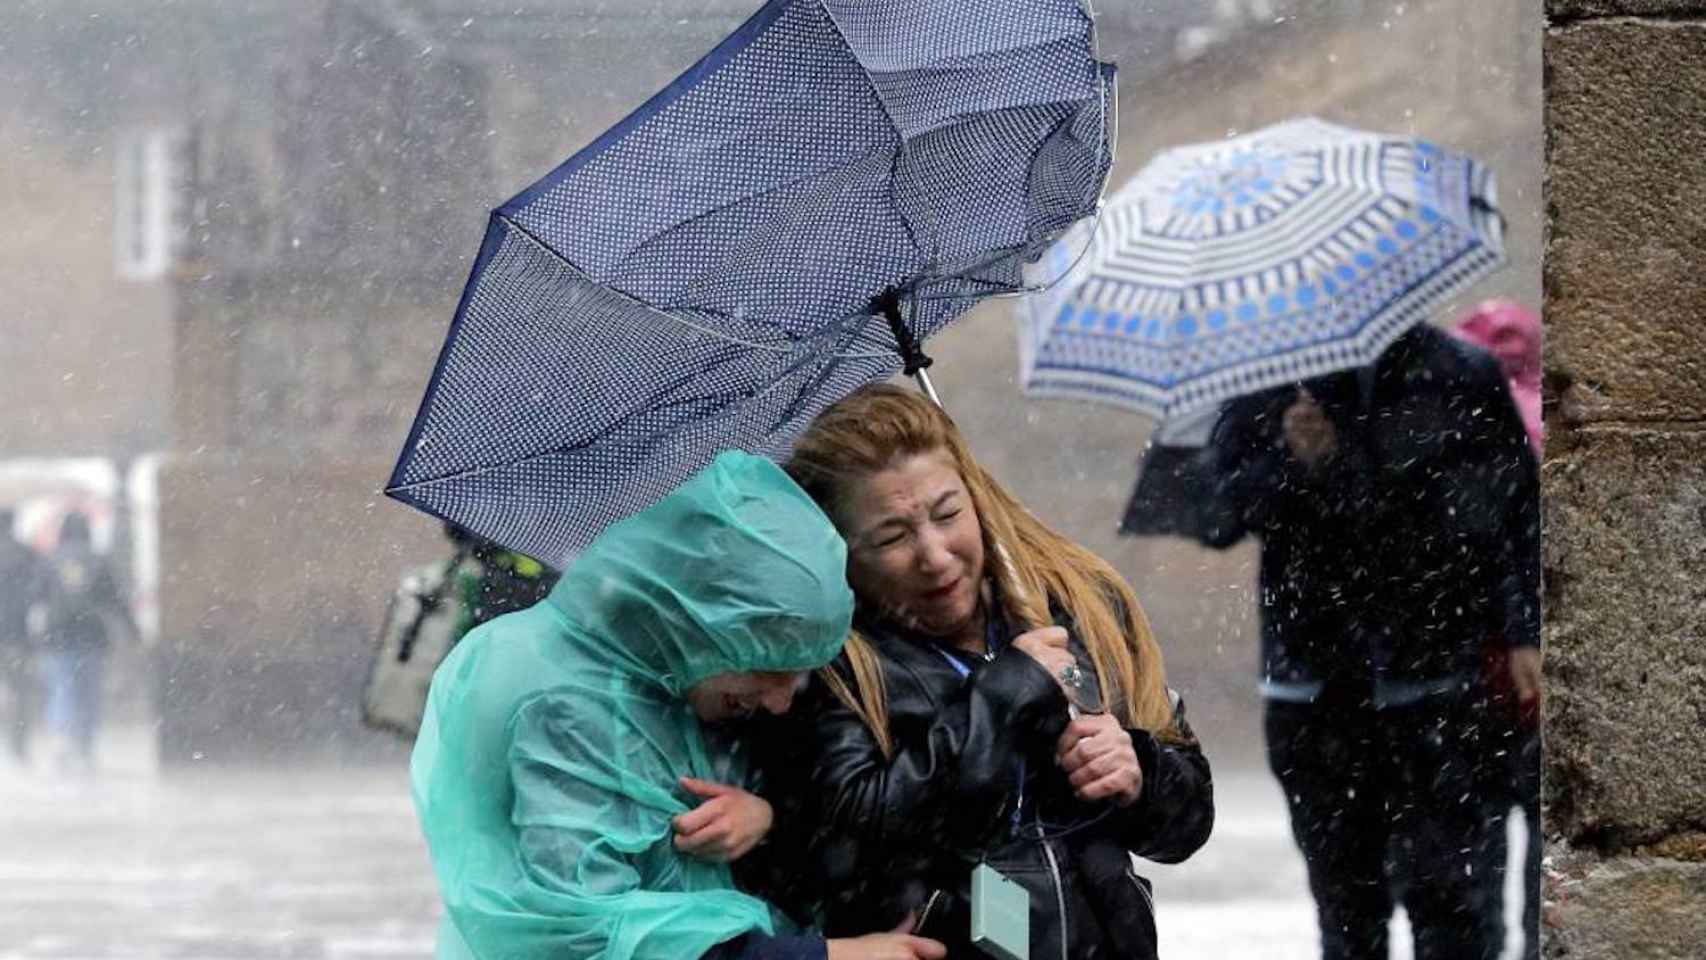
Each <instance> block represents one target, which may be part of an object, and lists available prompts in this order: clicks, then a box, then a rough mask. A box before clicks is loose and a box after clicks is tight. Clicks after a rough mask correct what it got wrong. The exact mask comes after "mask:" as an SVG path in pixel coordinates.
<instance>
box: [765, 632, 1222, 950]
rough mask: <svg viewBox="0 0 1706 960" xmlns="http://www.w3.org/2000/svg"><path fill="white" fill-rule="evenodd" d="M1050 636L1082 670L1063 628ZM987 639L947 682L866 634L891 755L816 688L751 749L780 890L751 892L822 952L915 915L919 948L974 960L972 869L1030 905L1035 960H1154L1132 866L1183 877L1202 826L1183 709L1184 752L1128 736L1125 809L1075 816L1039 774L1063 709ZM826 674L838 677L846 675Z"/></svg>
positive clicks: (881, 635)
mask: <svg viewBox="0 0 1706 960" xmlns="http://www.w3.org/2000/svg"><path fill="white" fill-rule="evenodd" d="M1057 622H1060V623H1061V624H1062V625H1063V626H1066V627H1067V628H1068V631H1069V632H1072V633H1073V637H1072V647H1073V650H1074V652H1075V653H1076V654H1077V656H1078V659H1079V662H1080V664H1081V665H1082V666H1083V667H1084V668H1085V669H1086V670H1090V669H1092V668H1091V663H1090V659H1089V657H1088V655H1087V654H1086V653H1085V650H1084V647H1083V646H1082V644H1081V643H1080V642H1079V641H1078V639H1077V636H1076V633H1075V631H1073V629H1072V626H1071V623H1070V620H1068V619H1065V618H1057ZM997 629H998V639H999V640H1000V643H999V644H998V645H997V648H998V649H1003V652H1001V653H1000V654H998V655H996V656H995V657H994V658H993V659H990V660H988V661H981V660H977V659H976V658H969V657H967V658H962V659H961V660H960V661H959V665H958V666H956V663H955V661H954V660H953V659H951V658H950V657H949V656H947V655H945V654H944V653H943V652H942V651H941V650H940V649H938V648H937V647H936V646H934V645H933V644H931V643H930V642H929V641H928V640H925V639H924V638H920V637H911V636H906V635H903V634H900V633H897V632H894V631H892V630H888V629H884V628H882V627H873V626H872V625H869V624H864V625H862V632H864V633H865V635H866V636H867V637H868V638H869V639H871V640H872V642H873V645H874V646H875V648H876V651H877V654H878V657H879V659H880V661H881V664H882V668H883V674H884V682H885V685H886V688H887V694H888V710H889V724H890V730H891V731H892V734H893V737H894V746H895V750H894V755H893V757H892V758H885V757H884V756H883V754H882V752H881V751H880V750H879V748H878V746H877V743H876V740H875V739H874V738H873V737H872V735H871V733H870V731H869V730H868V729H867V728H866V727H865V725H864V723H863V721H861V720H860V719H859V717H858V715H857V714H856V713H854V712H853V711H852V710H850V709H849V708H848V707H847V706H846V705H844V704H843V703H841V702H840V701H839V700H838V699H837V698H836V697H835V696H834V695H833V694H831V693H830V692H829V690H828V688H827V687H826V686H825V685H823V684H822V683H821V681H816V680H814V682H813V685H812V687H811V688H810V689H809V690H808V691H807V693H806V695H805V697H804V698H803V702H800V703H798V704H796V706H795V708H794V710H793V711H792V712H791V713H790V714H789V717H788V718H785V720H786V722H787V723H788V725H789V726H788V728H787V733H785V734H782V735H779V736H770V737H765V738H763V742H764V743H765V744H766V747H765V748H764V749H763V750H761V752H760V763H761V766H762V767H763V768H764V780H765V782H766V787H765V792H766V793H767V794H768V795H769V796H770V797H771V799H772V803H774V804H776V805H777V828H776V832H775V833H774V834H773V835H772V843H771V846H772V850H771V851H770V854H771V858H772V860H773V861H778V863H777V864H776V865H777V866H778V867H779V868H780V869H779V871H778V872H777V873H776V874H775V876H776V877H779V878H782V879H780V880H779V881H773V882H771V883H766V884H764V885H765V886H766V887H768V888H769V889H767V890H766V891H765V892H766V893H769V894H770V895H771V896H772V897H773V898H774V899H777V900H778V901H779V902H782V903H784V904H785V905H787V906H789V907H790V908H791V909H793V910H794V911H795V912H796V913H797V914H798V915H800V916H803V917H810V916H815V917H816V918H817V919H819V920H820V921H821V922H822V923H823V925H824V930H825V933H826V934H827V935H829V936H832V937H833V936H853V935H858V934H864V933H870V932H872V931H880V930H888V929H892V928H893V927H894V926H895V925H896V924H898V923H900V922H901V921H902V920H903V919H904V918H905V917H906V916H907V914H909V913H913V914H916V915H917V916H918V918H919V926H918V929H917V932H918V933H920V934H921V935H925V936H930V937H934V938H937V939H940V940H942V941H944V942H945V943H947V944H948V945H949V949H950V953H949V956H950V957H955V958H958V957H966V958H981V957H983V956H984V954H982V953H981V952H979V951H976V950H974V949H973V948H972V947H971V946H970V944H969V942H968V939H967V934H968V931H969V923H970V914H969V910H970V900H969V896H970V894H969V886H970V876H971V872H972V869H973V868H974V867H975V866H976V865H977V864H978V863H979V862H980V861H983V862H987V863H989V864H990V865H991V866H994V867H995V868H996V869H998V870H1000V871H1001V872H1002V873H1003V874H1005V875H1006V876H1008V877H1009V878H1011V879H1013V880H1015V881H1017V882H1018V883H1020V884H1021V885H1023V886H1024V887H1025V888H1026V889H1027V890H1028V891H1029V893H1030V900H1031V954H1030V955H1031V957H1032V958H1033V960H1053V958H1061V960H1065V958H1071V960H1096V958H1113V957H1119V958H1122V960H1124V958H1145V957H1153V956H1154V955H1155V921H1154V912H1153V910H1154V907H1153V899H1152V897H1151V894H1150V890H1149V883H1148V881H1147V880H1144V879H1143V878H1141V877H1139V876H1138V875H1137V874H1136V873H1135V872H1134V871H1133V869H1132V865H1131V859H1130V857H1129V856H1128V853H1135V854H1137V855H1139V856H1142V857H1147V858H1149V859H1152V860H1157V861H1161V862H1165V863H1172V862H1177V861H1180V860H1183V859H1184V858H1186V857H1188V856H1190V855H1191V854H1192V853H1193V852H1195V851H1196V850H1197V848H1198V847H1200V846H1202V844H1203V843H1204V842H1205V841H1206V840H1207V839H1208V835H1209V832H1210V830H1211V828H1212V826H1213V822H1214V799H1213V789H1212V785H1211V780H1210V775H1209V767H1208V761H1207V760H1206V759H1205V758H1204V757H1203V754H1202V751H1201V749H1200V748H1199V747H1198V746H1196V744H1195V741H1194V738H1192V737H1191V736H1190V731H1189V727H1187V726H1186V725H1185V723H1184V707H1183V704H1182V703H1178V702H1177V700H1175V703H1176V708H1175V709H1176V717H1177V720H1178V726H1179V729H1180V730H1181V731H1182V732H1183V733H1184V734H1185V736H1186V738H1187V739H1188V740H1189V743H1188V745H1172V744H1164V743H1162V742H1160V741H1158V740H1157V739H1156V738H1154V737H1152V736H1151V735H1149V734H1148V733H1145V732H1143V731H1131V736H1132V742H1133V744H1134V745H1135V747H1136V751H1137V756H1138V761H1139V764H1140V766H1141V767H1142V769H1143V790H1142V793H1141V795H1140V798H1139V799H1138V801H1137V802H1136V803H1135V804H1133V805H1132V806H1131V807H1129V808H1120V807H1117V806H1114V805H1112V804H1097V805H1089V804H1084V803H1082V802H1080V801H1079V800H1077V798H1075V797H1074V796H1072V792H1071V787H1070V785H1069V784H1068V783H1067V780H1066V777H1065V775H1064V774H1063V773H1062V772H1061V771H1060V770H1059V768H1058V767H1056V766H1055V764H1054V759H1053V758H1054V748H1055V743H1056V741H1057V740H1058V738H1059V736H1060V733H1061V731H1062V730H1063V729H1064V727H1065V725H1066V723H1067V722H1068V715H1067V702H1066V699H1065V697H1064V696H1063V695H1062V693H1061V692H1060V688H1059V687H1058V685H1057V684H1056V683H1055V681H1054V680H1053V679H1052V678H1051V677H1050V676H1049V675H1048V674H1047V673H1046V672H1045V671H1044V670H1043V668H1042V667H1040V666H1039V665H1037V663H1036V662H1035V661H1034V660H1032V659H1031V658H1030V657H1028V656H1026V655H1024V654H1023V653H1020V652H1018V651H1017V650H1011V649H1004V648H1005V646H1006V643H1005V641H1006V639H1007V637H1006V636H1005V634H1006V633H1007V632H1008V631H1007V630H1006V628H1005V627H1004V626H1000V627H998V628H997ZM834 668H835V669H838V670H840V671H841V672H842V675H843V676H849V677H850V676H851V674H850V671H849V670H848V667H847V663H846V661H845V658H843V659H841V660H838V661H837V662H836V663H835V664H834ZM962 668H964V669H965V670H966V671H967V672H966V674H965V675H962V672H961V670H962ZM1021 777H1023V778H1024V781H1023V782H1024V790H1023V800H1022V803H1021V802H1020V800H1019V798H1020V789H1019V788H1020V783H1021ZM778 854H783V856H780V857H779V856H778ZM787 860H793V861H794V862H793V863H792V864H791V865H785V864H784V863H783V861H787Z"/></svg>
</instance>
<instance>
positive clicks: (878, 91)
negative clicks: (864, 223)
mask: <svg viewBox="0 0 1706 960" xmlns="http://www.w3.org/2000/svg"><path fill="white" fill-rule="evenodd" d="M817 7H818V9H819V10H821V11H823V17H824V19H825V20H828V21H829V25H830V27H831V28H832V29H834V30H835V35H836V36H838V37H840V38H841V43H842V45H843V46H844V47H846V48H847V55H848V57H849V59H851V60H852V61H853V63H854V65H855V66H857V67H858V68H859V72H860V73H861V74H863V75H864V77H865V83H866V84H867V85H868V86H869V87H870V88H871V97H872V98H873V99H875V100H876V101H877V106H878V107H881V108H882V111H883V118H884V119H886V120H888V122H889V127H891V128H892V129H893V130H894V140H895V143H896V145H897V147H896V149H895V152H894V162H893V163H892V164H891V165H890V169H891V170H897V171H898V170H899V168H900V160H901V157H903V156H906V155H907V154H908V150H909V144H908V142H907V139H906V135H905V134H904V133H902V131H901V128H900V123H899V122H897V121H896V120H895V118H894V110H893V109H892V108H890V106H889V102H888V101H887V100H885V99H883V91H882V88H881V87H879V86H878V85H877V78H876V77H873V76H871V71H869V70H867V69H865V62H864V61H863V60H860V59H859V55H858V54H856V53H854V52H853V50H854V47H853V41H852V40H850V39H848V37H847V31H846V30H845V29H844V28H843V27H842V26H841V22H840V21H838V20H836V19H835V12H834V11H833V10H830V9H829V4H828V3H826V2H824V0H817ZM899 179H900V178H899V177H898V176H893V175H891V176H890V177H889V195H890V202H892V203H894V209H895V212H897V213H899V212H900V209H901V207H900V203H899V202H898V201H896V200H894V199H893V197H894V185H895V184H896V183H897V182H898V181H899ZM921 206H922V207H923V208H924V215H925V217H927V218H928V219H929V220H930V227H931V229H932V231H933V236H934V237H935V238H936V239H935V241H934V244H933V246H932V249H931V252H930V256H929V257H928V258H927V259H928V261H929V262H931V263H935V262H936V260H937V258H938V257H939V256H940V255H941V252H942V251H941V236H942V234H943V232H944V231H943V230H942V224H941V223H940V221H938V220H937V218H936V211H934V210H932V209H931V208H930V205H929V204H928V203H925V204H921ZM900 221H901V223H902V224H904V225H905V226H906V232H907V234H908V235H909V236H910V237H911V238H912V245H913V246H914V247H916V248H917V249H918V250H919V251H920V252H922V251H923V250H924V244H922V243H919V242H918V232H917V231H916V230H914V229H913V228H912V224H911V223H909V222H908V221H907V218H906V217H905V216H904V215H903V216H902V217H901V218H900Z"/></svg>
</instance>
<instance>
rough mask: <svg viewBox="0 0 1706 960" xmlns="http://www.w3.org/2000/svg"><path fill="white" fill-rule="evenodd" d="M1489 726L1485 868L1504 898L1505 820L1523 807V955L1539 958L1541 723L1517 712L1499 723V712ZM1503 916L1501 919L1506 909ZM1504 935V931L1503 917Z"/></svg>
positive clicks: (1525, 958) (1527, 958) (1526, 959)
mask: <svg viewBox="0 0 1706 960" xmlns="http://www.w3.org/2000/svg"><path fill="white" fill-rule="evenodd" d="M1488 726H1489V728H1490V729H1492V730H1494V731H1495V740H1494V742H1493V743H1491V744H1489V747H1490V748H1491V754H1492V758H1491V761H1490V762H1489V764H1488V766H1487V771H1486V772H1487V774H1488V782H1487V784H1486V786H1485V788H1484V792H1483V795H1484V796H1485V798H1486V802H1487V812H1486V817H1487V836H1486V845H1485V847H1484V848H1483V850H1482V854H1481V869H1484V870H1485V871H1486V872H1487V876H1488V882H1489V883H1490V884H1491V885H1492V888H1493V889H1494V890H1495V891H1497V894H1496V896H1497V897H1498V898H1499V900H1500V901H1501V902H1502V900H1503V893H1504V888H1505V872H1506V867H1505V864H1506V862H1507V861H1508V859H1509V857H1510V850H1509V844H1508V843H1507V842H1506V827H1505V824H1506V821H1507V820H1508V819H1509V817H1510V812H1511V808H1512V807H1521V808H1522V816H1523V820H1524V821H1525V823H1524V832H1525V833H1526V834H1527V837H1526V838H1525V849H1524V852H1523V861H1522V893H1521V894H1520V896H1521V897H1522V938H1523V949H1522V958H1523V960H1540V867H1541V858H1542V856H1543V855H1544V851H1543V850H1542V849H1541V844H1542V840H1541V837H1540V730H1539V727H1538V726H1525V725H1524V724H1523V723H1522V722H1521V721H1520V720H1518V719H1516V718H1515V717H1508V718H1504V722H1503V723H1501V722H1500V718H1498V717H1497V716H1495V718H1494V720H1493V722H1492V723H1490V724H1489V725H1488ZM1501 727H1502V729H1501ZM1499 919H1500V920H1501V921H1502V919H1503V915H1502V912H1501V914H1500V915H1499ZM1500 935H1501V936H1502V935H1503V931H1502V922H1501V926H1500Z"/></svg>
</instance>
